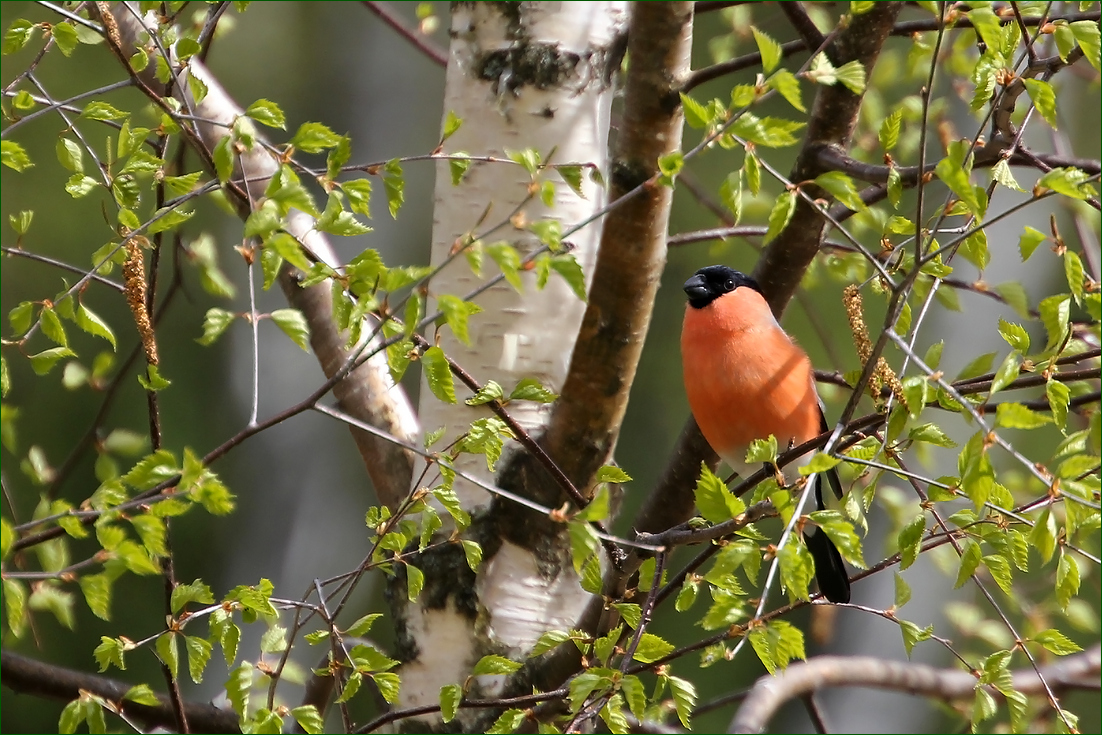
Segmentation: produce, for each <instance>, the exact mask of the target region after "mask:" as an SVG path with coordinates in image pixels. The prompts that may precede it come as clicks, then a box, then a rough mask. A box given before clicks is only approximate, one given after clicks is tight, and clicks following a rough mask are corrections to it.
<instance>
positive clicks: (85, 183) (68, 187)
mask: <svg viewBox="0 0 1102 735" xmlns="http://www.w3.org/2000/svg"><path fill="white" fill-rule="evenodd" d="M97 186H99V184H98V183H96V180H95V179H93V178H92V177H91V176H85V175H83V174H73V175H72V176H70V177H69V180H68V181H67V182H65V191H67V192H68V193H69V195H70V196H71V197H73V199H80V198H81V197H83V196H87V195H88V194H89V193H91V192H92V190H93V189H95V188H96V187H97Z"/></svg>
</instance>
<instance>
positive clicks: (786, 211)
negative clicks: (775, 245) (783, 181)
mask: <svg viewBox="0 0 1102 735" xmlns="http://www.w3.org/2000/svg"><path fill="white" fill-rule="evenodd" d="M795 211H796V192H794V191H786V192H785V193H784V194H781V195H780V196H779V197H777V201H776V203H775V204H774V205H773V208H772V210H770V212H769V229H768V230H767V231H766V233H765V239H764V242H766V243H768V242H770V241H772V240H774V239H775V238H776V237H777V235H779V234H781V232H782V231H783V230H784V228H785V227H787V226H788V222H789V221H790V220H791V219H792V214H793V212H795Z"/></svg>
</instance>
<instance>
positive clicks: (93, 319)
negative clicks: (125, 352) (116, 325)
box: [75, 304, 116, 349]
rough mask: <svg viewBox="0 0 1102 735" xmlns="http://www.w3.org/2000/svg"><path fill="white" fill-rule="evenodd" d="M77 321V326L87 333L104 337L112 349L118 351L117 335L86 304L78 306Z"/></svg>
mask: <svg viewBox="0 0 1102 735" xmlns="http://www.w3.org/2000/svg"><path fill="white" fill-rule="evenodd" d="M75 321H76V324H77V326H78V327H80V328H81V329H83V330H84V331H85V332H87V333H88V334H91V335H94V336H96V337H102V338H103V339H105V340H107V341H108V342H110V343H111V349H116V345H115V333H114V332H112V331H111V327H109V326H107V322H105V321H103V319H101V318H100V317H99V316H98V315H97V314H96V313H95V312H93V311H92V310H91V309H89V308H88V307H87V306H85V305H84V304H77V309H76V319H75Z"/></svg>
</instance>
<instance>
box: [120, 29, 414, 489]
mask: <svg viewBox="0 0 1102 735" xmlns="http://www.w3.org/2000/svg"><path fill="white" fill-rule="evenodd" d="M118 15H119V17H118V18H117V19H116V22H117V29H118V33H119V39H118V41H119V43H121V44H123V47H122V48H120V49H119V53H117V56H119V57H120V63H123V64H124V66H126V68H127V70H128V71H129V72H130V73H131V74H133V75H134V76H135V77H136V78H138V79H139V80H140V86H141V88H142V91H143V92H146V94H147V95H151V96H152V97H154V98H155V97H156V96H157V95H163V94H165V93H166V89H165V87H164V85H163V84H161V83H160V82H158V81H157V79H156V77H155V76H154V71H155V67H156V65H155V64H150V65H149V67H148V68H147V69H146V70H145V71H143V72H141V73H140V74H137V73H134V72H133V71H132V70H130V69H129V64H128V62H127V59H128V58H129V56H130V54H132V53H134V48H135V43H136V42H137V40H138V39H139V38H140V37H141V36H142V35H143V34H145V33H152V31H153V29H150V28H148V27H147V26H146V24H148V23H151V22H152V21H150V20H144V21H141V22H140V21H139V20H138V18H137V17H136V13H131V12H121V13H118ZM148 17H149V16H146V18H148ZM173 63H175V62H174V61H173ZM188 74H190V75H193V76H195V77H196V78H198V79H201V80H202V81H203V83H204V84H205V86H206V88H207V95H206V97H205V98H204V99H203V100H202V102H199V103H198V104H196V103H195V101H194V99H193V98H192V97H191V93H190V91H189V85H188V84H186V83H181V84H175V85H173V88H172V92H173V94H174V95H175V96H176V97H178V98H180V99H181V100H182V101H184V102H185V107H186V108H187V109H194V112H195V118H196V119H197V120H198V124H194V125H193V124H187V125H183V126H182V127H183V128H184V130H190V129H191V128H192V127H194V128H196V129H197V131H198V136H199V139H200V140H198V141H197V142H195V145H196V146H198V147H199V148H200V150H199V153H200V155H201V157H202V158H204V160H205V161H209V160H210V151H213V150H214V148H215V146H216V145H217V144H218V142H219V141H220V140H222V138H224V137H225V136H227V135H229V134H230V132H231V130H232V126H233V123H234V121H236V120H237V118H238V117H240V116H241V115H242V114H244V111H243V110H242V108H241V107H240V106H239V105H237V103H236V102H234V100H233V99H232V98H231V97H230V96H229V94H228V93H227V92H226V90H225V89H224V88H223V87H222V85H221V84H220V83H219V81H218V80H217V79H216V78H215V77H214V75H213V74H211V72H210V71H209V70H208V69H207V68H206V67H205V66H204V65H203V64H202V63H201V62H200V61H199V60H197V59H195V58H192V59H190V60H189V61H188V65H187V66H186V67H185V68H184V69H183V70H181V72H180V78H181V81H183V80H184V78H185V77H186V75H188ZM257 137H259V136H257ZM237 163H238V168H239V170H240V178H238V179H235V181H234V182H233V184H235V185H231V186H227V187H225V190H226V192H227V194H228V195H229V196H230V198H231V200H233V202H234V204H235V206H236V209H237V211H238V213H239V214H240V215H241V217H242V218H245V217H247V216H248V215H249V214H250V213H251V211H252V207H253V205H254V204H255V203H256V201H257V200H259V199H260V198H261V197H262V196H263V193H264V190H265V188H266V187H267V184H268V181H269V180H270V179H271V177H272V176H273V175H274V174H275V173H276V172H277V171H278V170H279V166H280V163H279V162H278V161H277V160H276V159H275V158H274V157H273V156H272V155H271V154H270V153H268V151H266V150H265V149H264V147H263V146H262V145H261V144H259V143H258V144H257V145H255V146H253V148H251V149H249V150H247V151H244V152H242V153H241V154H240V155H239V156H238V157H237ZM315 224H316V222H315V220H314V218H313V217H310V216H309V215H307V214H305V213H303V212H300V211H298V210H292V212H291V214H290V215H289V216H288V218H287V222H286V224H285V228H286V230H287V231H288V232H290V233H291V234H292V235H294V236H295V237H296V238H297V239H298V240H299V241H301V242H302V243H303V245H304V246H305V247H306V249H307V251H308V252H311V253H313V254H314V255H316V256H318V257H319V259H321V260H323V261H325V262H327V263H328V264H329V265H330V266H334V267H337V266H339V261H338V258H337V256H336V253H335V251H334V250H333V248H332V246H331V245H330V243H329V241H328V238H327V237H326V236H325V235H324V233H322V232H320V231H318V230H317V229H316V228H315ZM280 281H281V284H282V286H283V290H284V293H285V294H286V296H287V299H288V301H289V302H290V304H291V305H292V306H294V307H295V308H297V309H298V310H299V311H301V312H302V313H303V315H304V316H305V317H306V320H307V323H308V325H309V327H310V344H311V347H312V348H313V350H314V354H315V356H316V357H317V359H318V362H319V363H320V364H321V366H322V369H323V370H324V371H325V374H326V377H327V378H332V377H333V376H334V375H336V374H337V372H338V371H339V370H340V369H342V367H343V366H344V365H345V364H346V363H347V362H348V359H349V357H350V356H351V355H352V353H353V352H354V351H355V348H353V349H352V350H349V349H347V348H346V347H345V343H346V341H347V335H345V334H342V333H341V332H340V331H339V330H338V329H337V326H336V323H335V322H334V320H333V308H332V307H333V305H332V291H331V284H330V283H328V282H323V283H320V284H317V285H315V286H312V287H310V288H302V287H300V285H299V283H298V278H297V276H296V274H295V272H294V271H293V269H291V268H290V267H285V268H284V269H283V271H282V272H281V278H280ZM365 331H368V332H370V330H365ZM333 393H334V395H335V396H336V398H337V400H338V401H339V402H340V405H341V408H342V410H344V411H345V412H346V413H348V414H349V415H351V416H354V417H356V418H358V419H360V420H362V421H364V422H365V423H369V424H372V425H374V426H379V427H381V428H384V429H385V430H386V431H387V432H389V433H391V434H394V435H396V436H399V437H402V438H412V437H414V436H416V435H417V434H418V432H419V428H420V427H419V426H418V425H417V419H416V417H415V416H414V413H413V409H412V407H411V406H410V404H409V399H408V398H407V397H406V395H405V392H404V390H403V389H402V388H401V386H398V385H395V384H394V383H393V381H392V380H391V378H390V372H389V368H388V367H387V364H386V356H385V353H384V352H380V353H378V354H377V355H376V356H375V357H373V358H372V359H369V360H367V361H365V362H364V363H363V364H361V365H360V366H359V367H357V368H356V369H355V370H353V371H351V373H349V374H348V375H347V376H346V377H345V378H344V379H343V380H342V381H341V382H340V383H338V384H337V385H336V386H335V387H334V389H333ZM351 431H352V436H353V438H354V439H355V441H356V446H357V448H358V449H359V450H360V455H361V459H362V460H363V463H364V466H365V468H366V469H367V472H368V474H369V476H370V477H371V481H372V483H373V484H374V486H375V490H376V493H377V495H378V497H379V501H380V502H381V503H383V504H384V505H387V506H388V507H391V508H394V507H397V504H398V503H399V502H401V499H402V498H403V497H405V495H406V493H407V492H408V490H409V483H410V479H411V477H412V475H413V457H412V456H411V455H409V454H408V453H407V452H405V451H404V450H402V449H400V448H395V447H394V446H393V445H390V444H388V443H386V442H381V441H379V440H378V439H377V438H376V437H373V436H371V435H369V434H367V433H365V432H362V431H360V430H358V429H355V428H352V429H351Z"/></svg>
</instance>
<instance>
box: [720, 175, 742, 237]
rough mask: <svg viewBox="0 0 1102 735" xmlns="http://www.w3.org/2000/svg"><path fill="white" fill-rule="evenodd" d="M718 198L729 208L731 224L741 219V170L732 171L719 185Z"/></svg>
mask: <svg viewBox="0 0 1102 735" xmlns="http://www.w3.org/2000/svg"><path fill="white" fill-rule="evenodd" d="M719 200H720V201H721V202H722V203H723V206H725V207H727V209H728V210H730V212H731V215H732V221H733V224H736V225H737V224H738V223H739V221H740V220H742V171H741V170H740V171H732V172H731V173H729V174H727V178H726V179H724V180H723V183H722V184H720V187H719Z"/></svg>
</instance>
